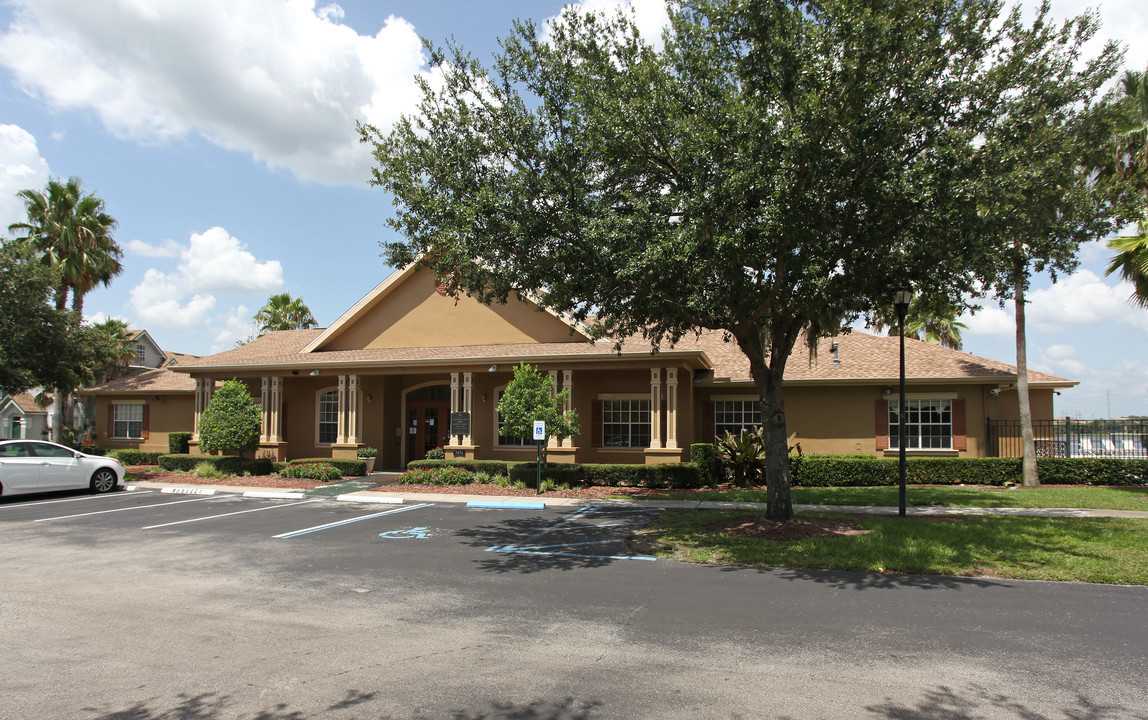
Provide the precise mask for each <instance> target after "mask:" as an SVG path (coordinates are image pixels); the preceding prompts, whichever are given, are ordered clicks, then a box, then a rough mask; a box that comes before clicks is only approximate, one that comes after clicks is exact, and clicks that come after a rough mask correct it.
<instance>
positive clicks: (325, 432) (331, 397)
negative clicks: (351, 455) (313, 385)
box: [318, 390, 339, 445]
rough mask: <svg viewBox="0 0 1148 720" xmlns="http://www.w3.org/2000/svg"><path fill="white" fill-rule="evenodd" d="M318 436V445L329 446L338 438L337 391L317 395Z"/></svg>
mask: <svg viewBox="0 0 1148 720" xmlns="http://www.w3.org/2000/svg"><path fill="white" fill-rule="evenodd" d="M318 414H319V417H318V426H319V435H318V441H319V444H320V445H329V444H331V443H333V442H335V440H337V439H338V437H339V391H338V390H327V391H326V392H322V393H319V413H318Z"/></svg>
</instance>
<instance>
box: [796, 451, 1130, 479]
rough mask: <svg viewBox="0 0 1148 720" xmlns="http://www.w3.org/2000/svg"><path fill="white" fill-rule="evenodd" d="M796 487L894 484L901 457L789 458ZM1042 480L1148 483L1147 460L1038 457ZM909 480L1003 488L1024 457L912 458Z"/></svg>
mask: <svg viewBox="0 0 1148 720" xmlns="http://www.w3.org/2000/svg"><path fill="white" fill-rule="evenodd" d="M789 469H790V478H791V480H792V482H793V484H794V485H795V486H804V487H863V486H878V485H896V484H897V483H898V482H899V479H898V459H897V458H877V457H874V456H872V455H806V456H804V457H798V456H794V455H791V456H790V458H789ZM1037 471H1038V472H1039V473H1040V481H1041V482H1042V483H1044V484H1048V485H1125V486H1128V485H1144V484H1148V460H1110V459H1103V458H1038V459H1037ZM905 481H906V483H908V484H913V485H959V484H962V483H963V484H966V485H1004V484H1005V483H1009V482H1013V483H1019V482H1021V460H1020V458H909V459H908V460H907V461H906V462H905Z"/></svg>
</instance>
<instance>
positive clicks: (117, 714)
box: [84, 690, 602, 720]
mask: <svg viewBox="0 0 1148 720" xmlns="http://www.w3.org/2000/svg"><path fill="white" fill-rule="evenodd" d="M377 695H378V693H377V692H370V693H364V692H361V691H359V690H348V691H347V695H346V697H345V698H343V699H342V700H340V701H338V702H335V703H332V704H331V705H330V706H329V707H328V708H327V710H328V711H333V710H346V709H348V708H351V707H355V706H358V705H362V704H363V703H370V702H372V701H373V700H375V697H376V696H377ZM177 697H178V699H179V700H178V702H177V703H176V704H175V705H173V706H172V707H170V708H167V709H164V708H163V707H162V706H161V704H160V703H158V702H156V700H155V699H154V698H153V699H151V700H146V701H141V702H137V703H135V704H133V705H131V706H129V707H127V708H124V709H122V710H114V711H110V712H104V711H101V710H98V709H96V708H84V710H85V712H90V713H99V714H96V715H94V716H93V717H92V718H91V720H223V718H244V719H245V720H305V718H307V717H308V716H307V715H306V714H304V713H303V712H302V711H299V710H291V709H290V708H289V706H288V705H287V704H285V703H277V704H275V705H274V706H273V707H271V708H269V709H265V710H259V711H256V712H255V713H253V714H252V713H247V712H238V713H237V711H236V708H234V707H233V705H234V703H233V702H232V700H231V697H230V696H228V695H221V694H219V693H200V694H199V695H185V694H180V695H178V696H177ZM601 707H602V703H601V702H600V701H598V700H576V699H574V698H572V697H567V698H565V699H563V700H539V701H535V702H531V703H502V702H492V703H490V707H489V708H483V709H478V710H472V709H455V710H450V711H446V712H444V713H435V714H432V715H426V714H418V715H407V714H403V715H401V716H398V715H389V714H388V715H375V714H373V713H369V712H368V713H367V714H363V713H362V710H364V709H365V708H359V712H358V713H356V714H355V715H353V717H356V718H371V717H376V718H379V720H399V718H400V717H401V718H402V719H403V720H406V719H407V718H414V719H415V720H431V718H435V719H438V718H444V719H449V720H592V718H595V717H600V716H599V715H598V714H597V711H598V710H599V709H600V708H601ZM340 717H342V715H340ZM349 717H352V716H349Z"/></svg>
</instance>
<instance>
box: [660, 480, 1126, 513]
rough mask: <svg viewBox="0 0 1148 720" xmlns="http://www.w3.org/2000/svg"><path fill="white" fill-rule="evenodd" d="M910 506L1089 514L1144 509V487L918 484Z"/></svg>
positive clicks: (884, 492)
mask: <svg viewBox="0 0 1148 720" xmlns="http://www.w3.org/2000/svg"><path fill="white" fill-rule="evenodd" d="M659 497H662V498H664V499H671V500H723V501H727V502H762V503H763V502H765V488H747V489H744V490H715V491H712V492H701V493H670V494H666V495H662V496H659ZM906 498H907V502H908V504H909V505H910V506H921V505H948V506H950V507H1012V508H1089V509H1095V510H1145V511H1148V487H1038V488H1001V487H996V486H992V485H969V486H966V487H952V486H944V487H941V486H935V487H928V486H920V485H910V486H909V487H908V489H907V491H906ZM793 502H794V503H795V504H800V505H885V506H892V507H896V506H897V488H896V487H835V488H807V487H795V488H793Z"/></svg>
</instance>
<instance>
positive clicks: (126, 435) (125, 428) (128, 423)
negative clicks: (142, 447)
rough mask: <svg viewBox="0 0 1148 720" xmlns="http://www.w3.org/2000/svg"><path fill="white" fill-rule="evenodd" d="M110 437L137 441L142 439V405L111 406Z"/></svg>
mask: <svg viewBox="0 0 1148 720" xmlns="http://www.w3.org/2000/svg"><path fill="white" fill-rule="evenodd" d="M112 437H114V438H120V439H123V440H138V439H140V438H142V437H143V405H142V404H139V405H136V404H132V405H127V404H116V405H113V406H112Z"/></svg>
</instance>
